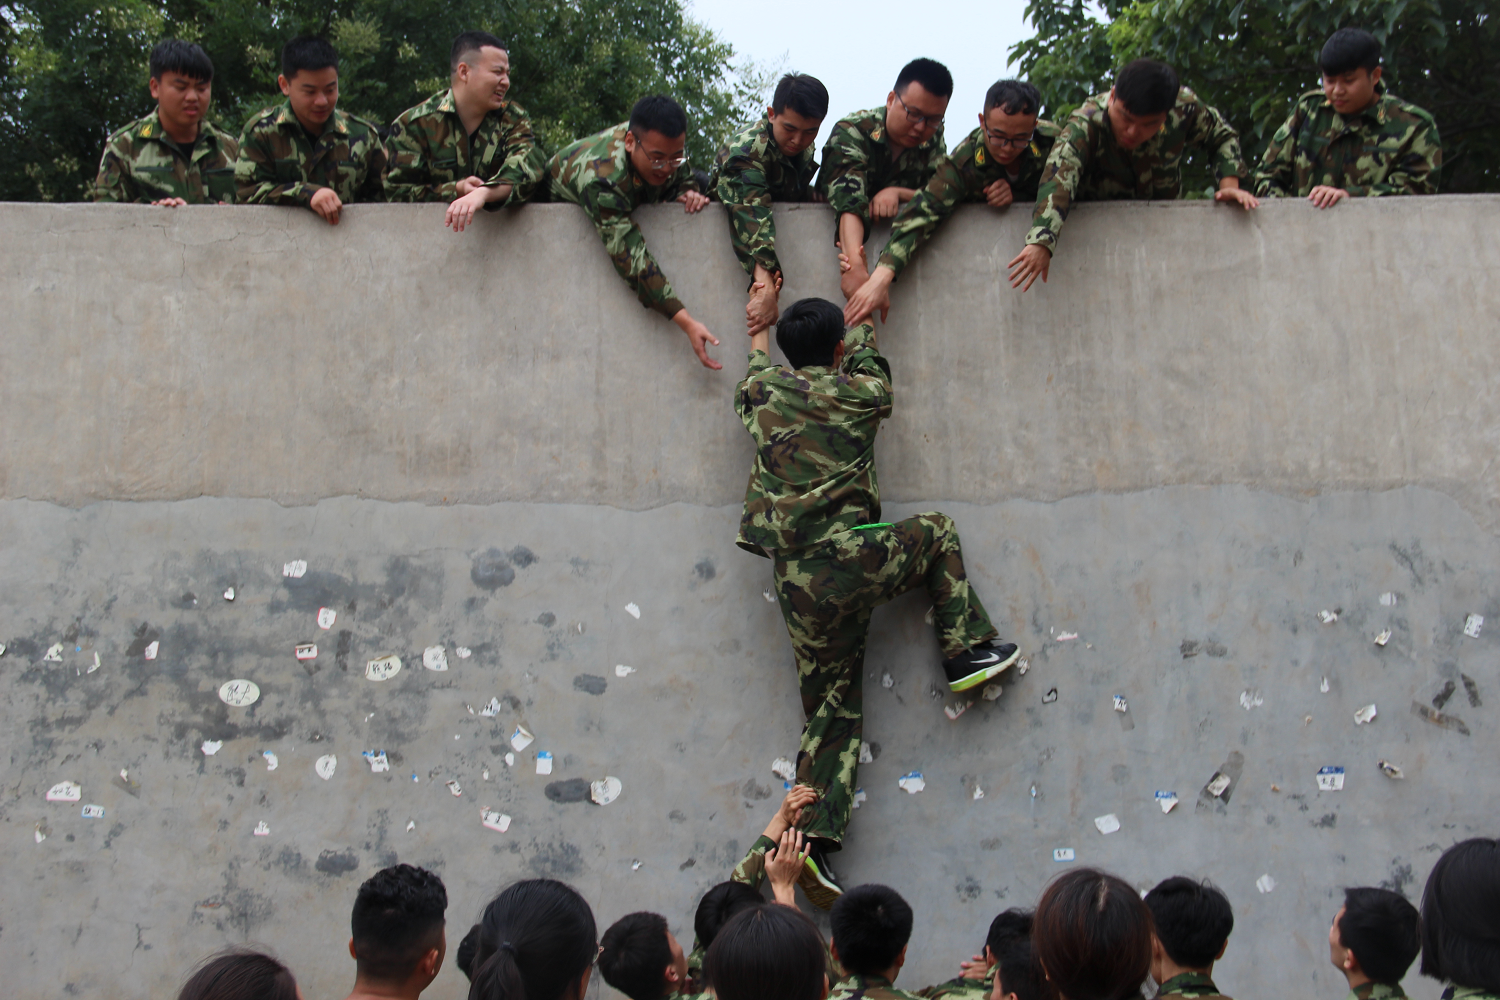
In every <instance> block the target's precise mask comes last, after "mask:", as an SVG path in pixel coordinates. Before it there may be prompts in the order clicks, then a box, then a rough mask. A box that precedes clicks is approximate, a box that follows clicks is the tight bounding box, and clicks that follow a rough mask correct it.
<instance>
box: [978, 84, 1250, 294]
mask: <svg viewBox="0 0 1500 1000" xmlns="http://www.w3.org/2000/svg"><path fill="white" fill-rule="evenodd" d="M1192 147H1196V148H1198V149H1201V150H1203V151H1205V152H1207V153H1208V154H1209V155H1210V156H1212V157H1213V164H1214V174H1215V176H1216V177H1217V178H1218V181H1219V190H1218V191H1216V192H1215V193H1214V200H1215V201H1222V202H1229V203H1232V204H1237V205H1239V206H1240V207H1241V208H1243V209H1246V210H1249V209H1252V208H1256V207H1258V206H1259V204H1260V202H1259V201H1258V200H1257V199H1256V198H1255V196H1254V195H1252V194H1251V193H1250V192H1249V191H1247V190H1241V188H1240V178H1241V177H1247V178H1248V171H1247V170H1246V167H1245V161H1244V159H1243V158H1242V157H1241V156H1240V140H1239V135H1238V134H1237V133H1236V132H1235V130H1234V129H1233V128H1231V127H1230V125H1229V123H1228V122H1227V121H1225V120H1224V116H1223V115H1221V114H1219V112H1217V111H1215V110H1214V109H1213V108H1211V107H1209V106H1208V105H1207V104H1204V103H1203V102H1202V101H1199V100H1198V98H1197V96H1196V95H1194V94H1193V92H1192V91H1191V90H1189V89H1188V88H1186V87H1182V86H1179V84H1178V80H1177V72H1176V70H1174V69H1172V67H1170V66H1168V65H1167V64H1166V63H1160V62H1157V61H1155V60H1153V59H1137V60H1136V61H1135V62H1132V63H1129V64H1127V65H1126V66H1124V67H1123V68H1122V69H1121V70H1120V72H1119V73H1118V74H1117V75H1116V77H1115V85H1114V86H1113V87H1112V88H1111V89H1110V91H1109V93H1108V94H1100V95H1098V96H1096V97H1091V98H1089V99H1088V100H1087V101H1084V102H1083V104H1082V105H1081V106H1080V107H1079V108H1078V109H1077V110H1076V111H1074V112H1073V113H1072V114H1071V115H1069V116H1068V120H1067V121H1066V122H1064V123H1063V126H1062V133H1061V135H1059V136H1058V139H1057V143H1056V144H1055V145H1054V146H1053V147H1052V155H1051V156H1049V157H1048V158H1047V168H1046V170H1045V171H1044V172H1043V173H1042V182H1041V186H1040V187H1039V188H1038V189H1037V199H1036V209H1035V210H1034V211H1033V213H1032V226H1031V230H1030V232H1028V233H1027V234H1026V249H1024V250H1022V251H1021V252H1020V253H1019V254H1017V255H1016V257H1015V259H1013V260H1012V261H1011V262H1010V264H1009V265H1008V266H1009V267H1010V283H1011V286H1012V287H1014V288H1019V289H1020V290H1021V291H1023V292H1024V291H1026V290H1027V289H1028V288H1030V287H1031V285H1032V283H1033V282H1034V281H1036V279H1037V278H1041V279H1042V280H1043V281H1046V280H1047V270H1048V268H1049V267H1050V266H1051V263H1052V254H1053V253H1054V251H1056V249H1057V240H1058V236H1059V234H1060V233H1061V232H1062V227H1063V221H1064V220H1065V219H1067V217H1068V212H1069V211H1070V210H1071V209H1072V207H1073V203H1074V202H1076V201H1112V200H1122V199H1125V200H1129V199H1135V200H1140V201H1164V200H1169V199H1173V198H1177V197H1179V196H1180V195H1181V193H1182V158H1183V156H1184V154H1185V153H1186V152H1187V150H1188V149H1189V148H1192Z"/></svg>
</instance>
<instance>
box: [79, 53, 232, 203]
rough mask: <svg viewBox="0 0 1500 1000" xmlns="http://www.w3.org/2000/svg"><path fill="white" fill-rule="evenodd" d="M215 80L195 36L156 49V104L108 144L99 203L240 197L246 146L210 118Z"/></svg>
mask: <svg viewBox="0 0 1500 1000" xmlns="http://www.w3.org/2000/svg"><path fill="white" fill-rule="evenodd" d="M213 78H214V64H213V62H212V60H210V59H209V58H208V53H206V52H204V51H203V50H202V49H201V48H199V47H198V46H196V45H194V44H192V43H191V42H183V41H178V40H177V39H168V40H167V41H164V42H159V43H158V44H157V46H156V47H155V48H153V49H152V50H151V96H152V97H154V98H156V110H155V111H153V112H151V114H149V115H147V116H146V117H144V118H138V119H136V120H135V121H133V122H131V123H130V124H129V125H126V126H125V127H124V128H122V129H119V130H117V131H116V132H114V133H113V134H112V135H111V136H110V137H109V139H108V140H107V141H106V142H105V143H104V155H103V156H102V157H101V158H100V160H99V176H98V177H97V178H96V179H95V181H94V187H93V190H92V191H91V192H90V193H91V194H92V196H93V199H94V200H95V201H98V202H126V203H135V204H150V205H160V206H163V207H166V208H176V207H177V206H179V205H206V204H213V203H215V202H218V203H232V202H233V201H234V158H235V156H236V155H238V153H239V149H240V147H239V143H237V142H235V141H234V137H233V136H228V135H225V134H224V133H223V132H220V131H219V130H218V129H217V128H215V127H214V126H213V124H212V123H211V122H209V121H208V120H207V117H206V116H207V115H208V106H209V99H210V97H211V93H212V91H211V84H212V83H213Z"/></svg>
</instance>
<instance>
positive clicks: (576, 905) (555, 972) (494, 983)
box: [459, 878, 599, 1000]
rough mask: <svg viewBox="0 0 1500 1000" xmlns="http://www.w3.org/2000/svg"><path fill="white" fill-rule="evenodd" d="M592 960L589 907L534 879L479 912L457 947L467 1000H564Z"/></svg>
mask: <svg viewBox="0 0 1500 1000" xmlns="http://www.w3.org/2000/svg"><path fill="white" fill-rule="evenodd" d="M471 939H472V941H473V950H472V953H471V954H469V955H465V954H464V952H465V951H468V949H467V948H466V947H465V945H468V944H469V942H470V940H471ZM598 954H599V937H598V928H597V927H596V926H595V924H594V912H593V911H592V910H591V909H589V904H588V903H587V902H586V901H585V900H584V898H583V897H582V896H580V895H579V894H578V891H577V890H576V889H574V888H572V887H571V886H568V885H564V884H563V883H561V882H557V881H554V880H552V879H548V878H536V879H528V880H526V881H525V882H517V883H516V884H515V885H512V886H511V887H510V888H508V889H506V890H505V891H503V892H501V893H500V895H498V896H496V897H495V898H494V900H493V901H491V903H490V905H489V906H486V907H485V908H484V914H483V915H482V916H481V917H480V918H479V923H477V924H475V925H474V929H473V930H471V931H470V932H469V934H468V936H467V937H465V938H464V943H463V944H462V945H460V946H459V963H460V968H462V967H463V966H464V964H467V965H468V968H467V969H465V971H466V972H468V973H469V978H470V980H471V983H470V986H469V1000H566V998H567V996H568V992H569V989H570V988H571V987H572V986H573V984H574V983H576V982H578V980H579V979H581V978H582V977H583V974H584V973H585V972H587V971H588V969H589V967H590V966H591V965H593V964H594V958H595V957H596V956H597V955H598ZM465 958H468V959H469V961H468V963H464V961H463V960H464V959H465Z"/></svg>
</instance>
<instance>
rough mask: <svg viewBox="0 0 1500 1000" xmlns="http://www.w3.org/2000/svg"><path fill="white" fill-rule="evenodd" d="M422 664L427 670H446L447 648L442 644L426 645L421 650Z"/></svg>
mask: <svg viewBox="0 0 1500 1000" xmlns="http://www.w3.org/2000/svg"><path fill="white" fill-rule="evenodd" d="M422 666H424V667H426V668H427V669H428V670H436V671H443V670H447V669H448V650H447V649H446V648H444V647H442V646H428V647H427V648H426V649H424V650H422Z"/></svg>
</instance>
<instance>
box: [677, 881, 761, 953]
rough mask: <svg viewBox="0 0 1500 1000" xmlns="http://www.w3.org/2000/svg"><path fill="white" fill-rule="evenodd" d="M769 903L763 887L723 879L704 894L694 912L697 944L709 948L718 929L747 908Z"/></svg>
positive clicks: (694, 931) (694, 930)
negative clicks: (762, 891)
mask: <svg viewBox="0 0 1500 1000" xmlns="http://www.w3.org/2000/svg"><path fill="white" fill-rule="evenodd" d="M764 905H766V899H765V897H764V896H762V895H761V894H760V890H759V889H756V888H755V887H753V886H751V885H748V884H746V883H744V882H720V883H719V884H718V885H716V886H714V887H713V888H712V889H710V890H708V891H707V892H705V893H704V894H703V898H702V899H700V900H699V901H698V909H697V911H696V912H695V913H694V914H693V934H694V935H695V936H696V937H697V939H698V947H700V948H703V949H705V950H706V949H707V948H708V947H709V946H711V945H712V944H713V943H714V939H715V938H717V937H718V936H719V931H720V930H722V929H723V927H724V925H725V924H727V923H729V921H730V920H732V919H734V918H735V917H736V916H738V915H739V914H740V913H741V912H743V911H744V910H751V909H754V908H755V907H757V906H764Z"/></svg>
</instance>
